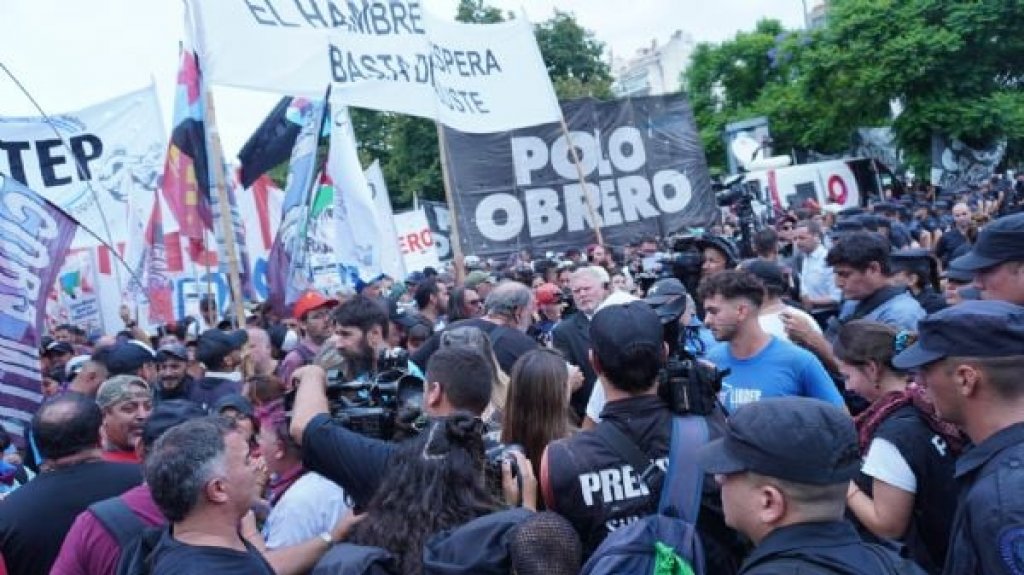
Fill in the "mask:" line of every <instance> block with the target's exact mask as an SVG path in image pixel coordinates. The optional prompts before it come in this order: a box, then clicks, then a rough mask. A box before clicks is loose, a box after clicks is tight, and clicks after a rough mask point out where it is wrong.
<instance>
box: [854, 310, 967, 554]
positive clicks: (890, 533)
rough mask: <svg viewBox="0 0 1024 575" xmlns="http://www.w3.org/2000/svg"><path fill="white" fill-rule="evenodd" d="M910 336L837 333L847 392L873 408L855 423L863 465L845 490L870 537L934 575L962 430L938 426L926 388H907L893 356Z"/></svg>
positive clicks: (859, 324)
mask: <svg viewBox="0 0 1024 575" xmlns="http://www.w3.org/2000/svg"><path fill="white" fill-rule="evenodd" d="M915 339H916V337H915V336H914V335H913V334H912V333H910V332H908V331H899V330H897V329H896V328H894V327H892V326H889V325H886V324H882V323H878V322H872V321H866V320H858V321H851V322H850V323H847V324H846V325H844V326H842V328H840V330H839V333H838V335H837V338H836V343H835V346H834V351H835V355H836V358H837V359H838V360H839V367H840V371H841V372H842V374H843V375H844V376H845V378H846V388H847V389H848V390H849V391H852V392H854V393H856V394H857V395H860V396H861V397H863V398H864V399H866V400H867V401H869V402H871V405H870V406H869V407H868V408H867V409H866V410H865V411H864V412H863V413H861V414H860V415H858V416H857V417H856V419H855V423H856V425H857V433H858V436H859V440H860V449H861V454H862V456H863V458H864V464H863V467H862V468H861V474H860V477H858V478H857V479H856V480H855V481H853V482H851V485H850V488H849V491H848V492H847V504H848V505H847V506H848V509H849V510H850V512H851V513H852V514H853V515H854V516H855V517H856V519H857V520H858V521H859V522H860V524H861V526H863V528H864V529H866V530H867V531H868V532H870V533H871V534H873V535H874V536H876V537H879V538H887V539H897V540H900V541H903V542H904V543H905V544H906V545H907V547H908V548H909V549H910V552H911V555H912V557H913V558H914V560H915V561H916V562H917V563H918V564H920V565H921V566H922V567H923V568H924V569H925V570H926V571H928V572H929V573H939V572H941V570H942V564H943V561H944V559H945V557H946V549H947V546H948V542H949V534H950V530H951V529H952V523H953V512H954V510H955V508H956V500H957V498H956V483H955V481H954V480H953V472H954V462H955V460H956V455H957V454H958V453H959V451H960V449H961V448H962V447H963V443H962V440H961V437H960V434H959V432H958V431H957V430H956V429H955V428H954V427H952V426H951V425H950V424H948V423H945V422H943V421H941V420H939V419H938V418H937V417H936V415H935V410H934V408H933V407H932V406H931V404H930V403H929V402H928V401H927V399H926V396H925V395H924V393H923V390H922V389H921V388H919V387H917V386H916V385H908V384H907V374H906V373H904V372H901V371H899V370H897V369H896V368H895V367H893V365H892V358H893V357H894V356H895V355H896V354H898V353H899V352H901V351H903V350H904V349H906V348H907V346H909V345H910V344H911V343H913V342H914V340H915Z"/></svg>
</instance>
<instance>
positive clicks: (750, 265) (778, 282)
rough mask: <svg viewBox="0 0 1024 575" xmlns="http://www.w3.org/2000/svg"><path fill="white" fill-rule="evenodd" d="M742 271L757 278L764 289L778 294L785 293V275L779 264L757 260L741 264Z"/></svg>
mask: <svg viewBox="0 0 1024 575" xmlns="http://www.w3.org/2000/svg"><path fill="white" fill-rule="evenodd" d="M743 269H745V270H747V271H748V272H750V273H752V274H754V275H755V276H757V279H759V280H761V283H763V284H764V286H765V287H766V288H768V289H770V290H772V291H774V292H780V293H781V292H785V291H786V287H787V286H786V274H785V273H784V272H783V271H782V266H780V265H779V264H777V263H775V262H770V261H768V260H762V259H760V258H758V259H755V260H751V261H749V262H747V263H745V264H743Z"/></svg>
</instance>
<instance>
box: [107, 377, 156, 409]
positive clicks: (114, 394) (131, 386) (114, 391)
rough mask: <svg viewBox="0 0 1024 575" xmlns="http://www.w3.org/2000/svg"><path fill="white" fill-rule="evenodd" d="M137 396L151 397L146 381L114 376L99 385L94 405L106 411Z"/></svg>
mask: <svg viewBox="0 0 1024 575" xmlns="http://www.w3.org/2000/svg"><path fill="white" fill-rule="evenodd" d="M140 388H142V389H144V390H145V391H142V390H140ZM139 395H143V396H147V397H152V391H151V390H150V387H149V384H148V383H146V380H144V379H142V378H141V377H139V376H137V375H127V374H122V375H115V376H114V377H111V378H109V379H107V380H106V381H104V382H103V383H102V384H100V388H99V390H97V391H96V404H97V405H99V406H100V409H106V408H108V407H110V406H112V405H115V404H118V403H121V402H122V401H127V400H129V399H133V398H135V397H136V396H139Z"/></svg>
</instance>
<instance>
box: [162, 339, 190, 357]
mask: <svg viewBox="0 0 1024 575" xmlns="http://www.w3.org/2000/svg"><path fill="white" fill-rule="evenodd" d="M171 357H173V358H176V359H180V360H182V361H188V351H187V350H186V349H185V346H183V345H181V344H180V343H169V344H167V345H162V346H160V349H158V350H157V352H156V360H157V361H164V360H166V359H168V358H171Z"/></svg>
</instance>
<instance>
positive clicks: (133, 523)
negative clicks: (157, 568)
mask: <svg viewBox="0 0 1024 575" xmlns="http://www.w3.org/2000/svg"><path fill="white" fill-rule="evenodd" d="M89 511H92V514H93V515H95V516H96V519H97V520H99V522H100V524H101V525H103V528H104V529H106V530H107V533H110V535H111V536H113V537H114V540H115V541H117V546H118V547H119V548H120V549H121V557H120V558H119V559H118V561H117V569H116V571H115V573H117V575H146V574H148V573H150V572H151V571H152V570H153V564H152V556H153V550H154V549H156V546H157V544H158V543H159V542H160V537H161V535H163V531H164V529H165V528H164V527H148V526H147V525H146V524H145V523H144V522H143V521H142V520H141V519H139V516H138V515H136V514H135V512H134V511H132V510H131V508H130V507H128V504H126V503H125V502H124V500H123V499H121V498H120V497H111V498H110V499H104V500H103V501H100V502H98V503H93V504H92V505H90V506H89Z"/></svg>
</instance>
